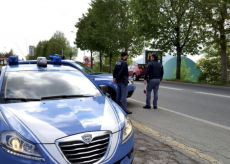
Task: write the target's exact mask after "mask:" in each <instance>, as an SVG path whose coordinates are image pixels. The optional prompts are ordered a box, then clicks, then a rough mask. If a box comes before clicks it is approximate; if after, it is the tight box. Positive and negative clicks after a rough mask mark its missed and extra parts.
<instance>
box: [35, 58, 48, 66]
mask: <svg viewBox="0 0 230 164" xmlns="http://www.w3.org/2000/svg"><path fill="white" fill-rule="evenodd" d="M37 66H38V67H47V60H46V58H45V57H38V58H37Z"/></svg>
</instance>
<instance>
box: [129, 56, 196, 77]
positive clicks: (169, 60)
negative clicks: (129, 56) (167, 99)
mask: <svg viewBox="0 0 230 164" xmlns="http://www.w3.org/2000/svg"><path fill="white" fill-rule="evenodd" d="M183 60H184V61H185V63H186V68H190V73H189V74H188V77H189V76H191V75H194V76H193V78H192V79H191V81H196V77H197V76H199V75H200V70H196V69H195V66H196V63H195V62H194V61H193V60H191V59H189V58H187V57H181V61H183ZM133 61H134V63H138V64H143V63H144V60H143V58H139V59H134V60H133ZM176 62H177V58H176V57H174V56H172V55H165V56H163V58H162V65H163V66H164V77H163V78H164V79H175V76H174V74H173V72H174V70H175V69H176Z"/></svg>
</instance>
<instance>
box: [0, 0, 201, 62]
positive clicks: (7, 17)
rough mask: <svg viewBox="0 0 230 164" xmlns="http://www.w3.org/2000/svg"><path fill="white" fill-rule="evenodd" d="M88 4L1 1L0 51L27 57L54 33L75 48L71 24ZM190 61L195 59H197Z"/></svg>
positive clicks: (77, 1)
mask: <svg viewBox="0 0 230 164" xmlns="http://www.w3.org/2000/svg"><path fill="white" fill-rule="evenodd" d="M90 2H91V0H0V24H1V26H0V52H4V51H6V52H9V51H10V49H11V48H12V49H13V50H14V52H15V53H16V54H17V55H19V57H20V58H22V57H23V54H24V55H26V54H28V47H29V45H34V46H36V45H37V43H38V42H39V41H40V40H49V39H50V38H51V37H52V35H53V34H54V33H55V31H57V30H59V31H62V32H64V34H65V36H66V37H67V39H68V40H69V41H70V44H71V46H74V44H73V42H74V39H75V33H76V28H75V26H74V25H75V24H76V22H77V21H78V19H79V18H81V17H82V14H83V13H86V12H87V9H88V8H89V3H90ZM71 31H74V32H75V33H71ZM86 54H87V52H86ZM83 55H84V52H83V51H79V53H78V58H77V60H79V61H82V60H83ZM139 58H141V57H139ZM192 59H194V60H197V57H193V58H192Z"/></svg>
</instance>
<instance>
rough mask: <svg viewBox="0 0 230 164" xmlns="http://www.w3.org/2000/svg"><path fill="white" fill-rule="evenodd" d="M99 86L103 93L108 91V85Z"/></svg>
mask: <svg viewBox="0 0 230 164" xmlns="http://www.w3.org/2000/svg"><path fill="white" fill-rule="evenodd" d="M99 88H100V89H101V90H102V92H103V93H107V92H108V87H107V86H106V85H99Z"/></svg>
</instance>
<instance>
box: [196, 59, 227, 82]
mask: <svg viewBox="0 0 230 164" xmlns="http://www.w3.org/2000/svg"><path fill="white" fill-rule="evenodd" d="M228 61H230V58H229V59H228ZM199 68H200V69H201V72H200V76H198V77H197V81H198V82H205V83H211V84H216V83H221V58H220V57H207V56H206V57H204V58H201V59H200V60H199V61H198V63H197V67H196V69H199ZM228 70H230V62H228ZM228 78H230V73H229V74H228Z"/></svg>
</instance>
